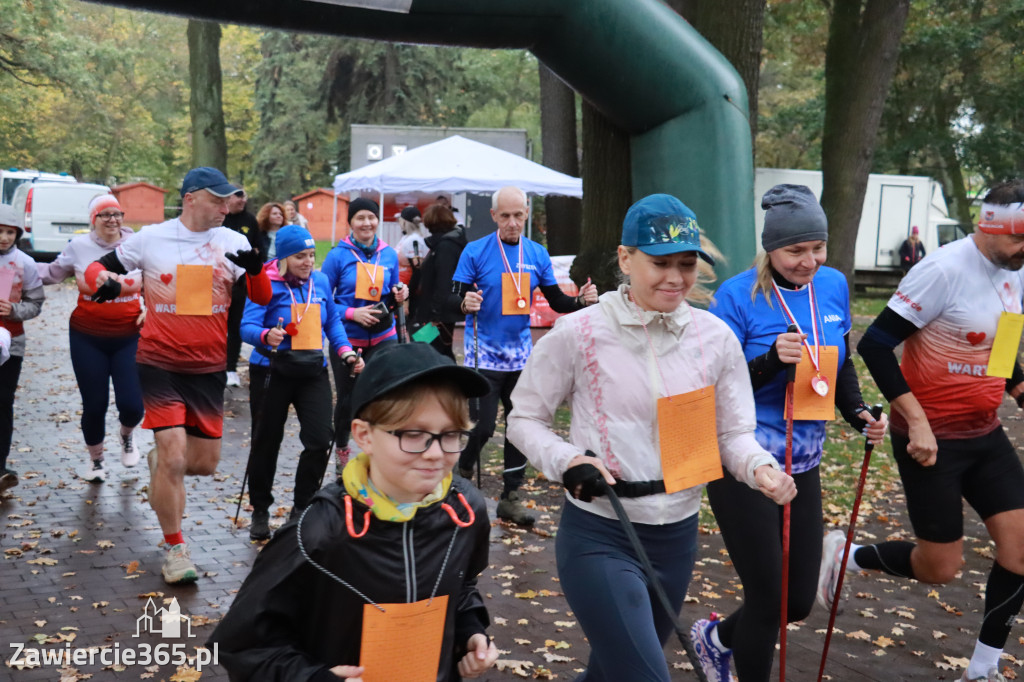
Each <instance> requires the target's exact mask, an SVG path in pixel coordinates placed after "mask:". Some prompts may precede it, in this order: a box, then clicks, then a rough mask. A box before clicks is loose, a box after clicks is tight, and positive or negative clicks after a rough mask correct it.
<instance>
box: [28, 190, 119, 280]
mask: <svg viewBox="0 0 1024 682" xmlns="http://www.w3.org/2000/svg"><path fill="white" fill-rule="evenodd" d="M109 193H110V188H109V187H107V186H106V185H93V184H90V183H86V182H74V183H65V182H26V183H24V184H22V185H21V186H20V187H18V188H17V189H16V190H14V197H13V201H12V202H11V203H12V205H13V207H14V211H15V213H16V214H17V216H18V218H19V219H20V220H21V227H22V229H24V230H25V234H24V235H23V236H22V241H21V244H20V245H19V246H20V247H21V249H22V250H23V251H25V252H26V253H28V254H29V255H30V256H32V257H33V258H35V259H36V260H38V261H50V260H53V259H54V258H56V257H57V254H59V253H60V252H61V251H63V250H64V247H65V246H66V245H67V243H68V242H69V241H71V239H72V238H73V237H74V236H75V235H79V234H85V233H87V232H88V231H89V230H90V225H89V202H90V201H92V199H93V197H95V196H96V195H98V194H109Z"/></svg>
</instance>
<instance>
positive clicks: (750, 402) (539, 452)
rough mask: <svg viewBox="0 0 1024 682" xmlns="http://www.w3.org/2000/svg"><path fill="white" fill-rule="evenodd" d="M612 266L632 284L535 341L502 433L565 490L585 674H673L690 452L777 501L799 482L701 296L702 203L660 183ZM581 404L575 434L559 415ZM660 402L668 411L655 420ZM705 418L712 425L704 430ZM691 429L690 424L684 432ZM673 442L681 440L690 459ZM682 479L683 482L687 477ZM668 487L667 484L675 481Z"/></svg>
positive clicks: (568, 577) (733, 346)
mask: <svg viewBox="0 0 1024 682" xmlns="http://www.w3.org/2000/svg"><path fill="white" fill-rule="evenodd" d="M618 263H619V268H620V270H621V271H622V273H623V275H624V276H625V278H626V280H627V283H625V284H623V285H621V286H620V287H619V288H618V289H617V290H615V291H609V292H606V293H604V294H603V295H601V297H600V299H599V303H598V305H594V306H590V307H589V308H585V309H583V310H581V311H579V312H575V313H572V314H570V315H567V316H565V317H563V318H561V319H559V320H558V322H556V323H555V326H554V328H553V329H552V330H551V331H550V332H548V333H547V334H546V335H545V336H544V337H543V338H542V339H541V340H540V341H539V342H538V343H537V346H536V347H535V348H534V351H533V353H532V355H531V356H530V359H529V360H528V361H527V363H526V368H525V369H524V370H523V374H522V376H521V377H520V378H519V382H518V384H517V385H516V388H515V390H514V391H513V393H512V404H513V406H514V407H513V410H512V414H511V416H510V417H509V420H508V438H509V440H511V441H512V442H513V443H515V445H516V446H517V447H518V448H519V449H520V450H521V451H522V452H524V453H525V454H526V456H527V457H528V458H529V460H530V462H531V463H532V464H533V466H534V467H536V468H538V469H540V470H542V471H543V472H544V475H545V476H547V477H548V478H549V479H551V480H555V481H557V480H561V481H563V482H564V484H565V487H566V489H567V496H566V503H565V506H564V508H563V511H562V519H561V523H560V525H559V531H558V538H557V542H556V546H555V551H556V558H557V564H558V575H559V578H560V580H561V585H562V588H563V589H564V590H565V597H566V599H567V601H568V602H569V606H570V607H571V608H572V610H573V612H574V613H575V614H576V617H577V618H578V620H579V623H580V626H581V627H582V628H583V632H584V634H586V636H587V639H588V640H589V642H590V647H591V652H590V660H589V663H588V667H587V670H586V672H584V673H583V675H581V676H580V677H578V678H576V679H577V682H579V681H580V680H586V681H587V682H603V681H608V682H610V681H612V680H616V681H619V680H630V682H668V680H669V670H668V664H667V663H666V661H665V657H664V654H663V647H664V645H665V642H666V641H667V640H668V637H669V635H670V633H671V632H672V618H674V617H675V616H676V614H677V613H678V610H679V608H680V607H681V606H682V603H683V598H684V597H685V596H686V588H687V585H688V584H689V581H690V575H691V572H692V568H693V562H694V559H695V558H696V554H697V512H698V510H699V509H700V500H701V493H702V491H703V487H704V486H703V482H706V481H707V480H709V479H710V478H713V477H715V475H716V474H714V473H711V474H709V475H708V476H690V474H693V473H695V472H693V470H692V465H691V464H689V463H688V462H689V461H690V455H692V454H693V451H694V449H695V447H696V446H697V445H698V444H700V445H703V446H704V448H703V449H704V450H705V452H707V453H709V454H707V455H706V456H705V458H704V463H705V464H706V465H709V466H708V468H709V469H710V470H714V469H715V468H717V469H718V472H719V473H718V474H717V475H718V476H720V475H721V473H720V471H721V465H722V464H724V465H725V467H726V468H727V469H728V470H729V472H730V473H732V475H733V476H735V477H736V478H737V479H738V480H740V481H742V482H743V483H745V484H746V485H748V486H750V487H751V488H754V489H756V490H760V491H761V492H762V493H764V494H765V495H767V496H768V497H769V498H771V499H772V500H773V501H775V502H776V503H778V504H784V503H785V502H787V501H789V500H790V499H792V497H793V496H794V495H795V494H796V488H795V486H794V485H793V479H792V478H790V477H789V476H787V475H786V474H785V473H783V472H781V471H780V470H779V466H778V464H777V463H776V462H775V458H774V457H772V456H771V455H770V454H769V453H768V452H766V451H765V450H764V448H762V447H761V446H760V445H758V444H757V441H756V440H755V438H754V428H755V419H754V397H753V392H752V391H751V388H750V377H749V375H748V372H747V367H746V361H745V360H744V358H743V351H742V349H741V348H740V345H739V341H737V339H736V337H735V335H734V334H733V333H732V331H731V330H730V329H729V327H728V326H726V325H725V323H724V322H722V321H721V320H719V319H717V318H715V317H714V316H713V315H711V314H710V313H708V312H706V311H703V310H697V309H694V308H692V307H691V306H690V305H689V303H688V299H695V298H699V297H700V296H701V295H702V294H706V293H707V292H706V290H704V289H703V288H702V287H699V286H698V285H697V280H698V273H699V272H700V271H701V270H702V268H703V269H704V270H706V271H707V272H708V273H710V272H711V270H710V265H712V264H713V263H714V259H713V257H712V255H711V254H710V253H708V251H707V250H706V249H705V248H704V247H703V246H702V245H701V237H700V228H699V227H698V225H697V220H696V216H695V215H694V214H693V212H692V211H691V210H690V209H689V208H687V207H686V206H685V205H684V204H683V203H682V202H680V201H679V200H678V199H676V198H675V197H672V196H669V195H666V194H655V195H651V196H648V197H646V198H644V199H642V200H640V201H639V202H637V203H636V204H634V205H633V206H632V207H631V208H630V209H629V211H628V212H627V213H626V218H625V220H624V222H623V227H622V243H621V245H620V246H619V248H618ZM563 401H568V402H569V404H570V406H571V408H572V415H573V416H572V424H571V426H570V430H569V439H568V441H566V440H564V439H563V438H562V437H561V436H559V435H558V434H557V433H556V432H555V431H554V428H553V423H554V418H555V411H556V410H557V409H558V407H559V406H560V405H561V404H562V402H563ZM663 410H672V411H674V416H673V417H671V418H668V419H663V418H662V416H661V415H662V413H663ZM700 423H703V424H706V425H707V427H706V428H705V429H704V433H703V438H702V439H701V438H700V437H698V436H697V435H696V432H697V431H698V428H697V425H698V424H700ZM680 429H682V431H680ZM673 443H682V444H683V451H684V452H683V455H684V457H683V458H682V459H683V464H682V466H675V465H674V464H673V460H674V459H675V455H678V454H679V451H678V450H677V449H676V446H674V445H673ZM687 480H688V481H689V482H686V481H687ZM605 485H612V486H614V489H615V490H616V492H617V494H618V496H619V497H621V498H624V499H623V500H622V504H623V506H624V507H625V509H626V511H627V513H628V515H629V517H630V519H631V521H632V522H633V524H634V525H635V527H636V530H637V533H638V535H639V537H640V540H641V542H642V543H643V546H644V549H645V550H646V552H647V554H648V555H649V556H650V558H651V562H652V564H653V567H654V570H655V572H656V573H657V575H658V578H659V579H660V581H661V583H662V585H663V586H664V588H665V590H666V593H667V594H668V598H669V601H670V602H671V603H672V606H673V608H674V610H675V612H674V613H672V614H667V613H665V612H664V610H663V609H662V607H661V606H660V604H659V603H658V602H657V601H656V599H655V593H654V590H653V587H652V586H651V584H650V583H649V582H648V580H647V578H646V577H645V575H644V573H643V571H642V570H641V569H640V563H639V558H638V556H637V554H636V552H635V551H634V549H633V546H632V545H631V544H630V542H629V541H628V539H627V537H626V534H625V533H624V531H623V527H622V524H621V523H620V522H619V520H617V517H616V515H615V513H614V511H613V509H612V507H611V505H610V503H609V502H608V501H607V499H605V498H603V497H600V495H602V494H603V488H604V486H605ZM668 490H672V491H673V492H667V491H668Z"/></svg>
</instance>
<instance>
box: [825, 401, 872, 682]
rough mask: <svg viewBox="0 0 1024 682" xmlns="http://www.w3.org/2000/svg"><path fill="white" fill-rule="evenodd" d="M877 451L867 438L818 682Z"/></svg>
mask: <svg viewBox="0 0 1024 682" xmlns="http://www.w3.org/2000/svg"><path fill="white" fill-rule="evenodd" d="M881 416H882V406H881V405H875V406H874V407H872V408H871V417H872V418H873V419H874V420H875V421H878V419H879V418H881ZM874 449H875V446H874V444H873V443H872V442H871V441H869V440H867V439H866V438H865V440H864V463H863V464H861V467H860V480H859V481H857V495H856V497H854V498H853V510H852V511H851V512H850V525H849V527H848V528H847V529H846V546H845V547H843V560H842V562H840V564H839V579H838V580H837V581H836V591H835V594H833V595H832V609H831V611H829V614H828V630H826V631H825V648H823V649H822V650H821V665H820V666H819V667H818V682H821V678H822V677H823V676H824V675H825V660H826V659H827V658H828V645H829V643H830V642H831V641H832V628H833V626H835V624H836V614H837V613H838V612H839V595H841V594H842V593H843V579H844V578H845V577H846V562H847V561H849V560H850V546H851V545H852V544H853V529H854V528H855V527H856V526H857V513H858V512H859V511H860V500H861V497H863V496H864V482H865V481H866V480H867V477H868V465H869V464H871V451H872V450H874Z"/></svg>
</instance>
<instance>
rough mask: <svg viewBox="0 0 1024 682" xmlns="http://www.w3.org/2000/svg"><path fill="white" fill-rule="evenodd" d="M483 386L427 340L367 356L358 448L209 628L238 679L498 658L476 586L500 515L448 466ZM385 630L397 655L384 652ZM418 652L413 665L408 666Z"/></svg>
mask: <svg viewBox="0 0 1024 682" xmlns="http://www.w3.org/2000/svg"><path fill="white" fill-rule="evenodd" d="M487 389H488V386H487V382H486V380H485V379H484V378H483V377H482V376H480V375H479V374H477V373H476V372H474V371H473V370H470V369H468V368H465V367H459V366H457V365H455V364H454V363H453V362H452V361H451V360H450V359H449V358H445V357H444V356H442V355H440V354H439V353H437V351H435V350H433V349H432V348H431V347H430V346H428V345H426V344H421V343H414V344H405V345H395V346H391V347H388V348H385V349H383V350H381V351H380V352H379V353H378V354H377V355H376V356H375V357H374V358H373V359H372V360H371V361H370V362H369V363H367V366H366V369H365V370H364V371H363V373H362V374H361V375H360V376H359V378H358V380H357V381H356V383H355V386H354V389H353V392H352V414H353V415H354V417H355V418H354V419H353V420H352V435H353V438H354V439H355V441H356V442H357V443H358V444H359V446H360V448H361V449H362V453H361V454H359V455H358V456H357V457H353V458H352V459H351V460H350V461H349V462H348V464H347V465H346V466H345V469H344V472H343V475H342V480H341V481H339V482H338V483H335V484H332V485H330V486H327V487H326V488H324V489H323V490H322V491H320V493H319V494H317V496H316V497H314V498H313V501H312V503H311V504H310V506H309V507H308V508H307V509H306V510H305V511H304V512H303V513H302V515H301V516H300V517H299V519H298V520H297V521H294V522H289V523H288V524H286V525H285V526H284V527H282V529H281V530H280V531H279V532H278V533H277V534H276V535H275V536H274V539H273V540H271V542H270V543H269V544H268V545H267V547H266V549H264V550H263V553H262V554H260V556H259V557H258V558H257V560H256V564H255V565H254V566H253V570H252V573H251V574H250V575H249V577H248V578H247V579H246V581H245V583H244V584H243V585H242V588H241V590H240V591H239V593H238V597H237V598H236V599H235V602H234V604H232V606H231V609H230V610H229V611H228V613H227V615H225V617H224V619H223V620H222V621H221V623H220V625H219V626H218V627H217V629H216V630H215V631H214V633H213V636H212V637H211V641H210V646H213V645H214V644H216V645H217V646H218V648H219V654H220V660H221V662H222V663H223V665H224V667H225V668H226V669H227V670H228V673H229V676H230V678H231V679H232V680H256V679H259V680H263V679H280V680H325V681H326V680H338V679H339V678H341V679H350V680H358V679H361V676H362V675H363V674H364V672H365V673H366V674H367V675H368V676H369V675H370V674H371V673H372V674H373V676H374V679H396V680H397V679H413V678H414V677H415V678H416V679H419V678H422V677H423V673H424V672H425V670H426V669H428V668H429V672H431V673H433V672H434V671H436V679H437V680H438V681H439V682H447V681H455V680H459V679H462V678H473V677H477V676H479V675H480V674H482V673H483V672H484V671H486V670H487V669H488V668H489V667H490V666H491V665H493V663H494V661H495V660H496V659H497V657H498V652H497V649H496V648H495V647H494V645H493V644H491V643H490V641H489V638H488V637H487V634H486V632H485V629H486V627H487V625H488V624H489V618H488V615H487V609H486V607H485V606H484V604H483V600H482V598H481V596H480V593H479V592H478V591H477V588H476V581H477V576H478V575H479V574H480V572H481V571H482V570H483V569H484V567H485V566H486V565H487V547H488V532H489V528H490V524H489V521H488V519H487V511H486V508H485V506H484V502H483V498H482V497H481V495H480V493H479V492H478V491H477V490H476V489H475V488H473V486H472V485H471V484H469V483H468V482H467V481H465V480H464V479H461V478H458V477H453V476H452V473H451V471H452V467H453V466H454V465H455V462H456V461H457V460H458V455H459V452H460V451H461V449H462V448H463V447H464V446H465V443H466V439H467V437H468V433H467V430H468V428H469V427H470V421H469V403H468V399H469V398H471V397H478V396H481V395H483V394H484V393H486V392H487ZM410 612H415V614H416V617H415V618H413V619H409V620H403V617H402V615H403V613H404V614H409V613H410ZM432 616H433V618H432ZM427 623H432V625H427ZM410 629H412V630H414V631H415V633H414V634H415V638H414V639H412V640H411V641H410V643H409V644H408V647H409V648H408V649H406V648H405V647H406V645H404V644H402V643H400V642H399V640H400V638H401V637H402V636H403V635H405V636H410ZM375 633H376V638H375V636H374V635H375ZM382 639H383V640H384V641H388V642H390V649H389V650H390V651H391V652H392V655H391V656H390V657H388V656H384V657H377V658H375V657H373V656H372V654H370V653H368V652H370V651H372V650H373V648H374V645H375V643H378V642H380V641H381V640H382ZM426 642H433V644H432V645H427V644H425V643H426ZM396 647H398V648H402V650H403V654H402V656H394V655H393V654H394V653H395V650H396ZM413 648H415V649H417V650H418V651H416V652H413V651H412V649H413ZM414 654H415V655H414ZM410 660H415V661H418V663H419V665H420V668H419V669H418V670H417V671H411V670H410V669H409V668H406V667H401V666H406V665H408V664H409V662H410ZM360 664H361V665H360ZM389 665H393V666H397V667H395V668H388V667H387V666H389ZM417 672H418V673H419V675H418V676H415V674H416V673H417ZM429 679H433V676H432V675H430V676H429Z"/></svg>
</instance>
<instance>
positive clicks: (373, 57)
mask: <svg viewBox="0 0 1024 682" xmlns="http://www.w3.org/2000/svg"><path fill="white" fill-rule="evenodd" d="M260 52H261V55H262V60H261V61H260V63H259V66H258V67H257V78H256V88H255V104H256V110H257V111H258V113H259V129H258V132H257V133H256V134H255V136H254V138H253V143H252V149H253V164H252V165H253V169H254V191H255V197H256V199H257V201H265V200H270V199H280V198H283V197H287V196H292V195H294V194H298V193H299V192H303V191H306V190H308V189H310V188H312V187H317V186H329V185H330V182H331V180H332V178H333V174H334V173H336V172H344V171H346V170H348V167H349V159H350V137H349V127H350V126H351V125H352V124H358V123H373V124H380V125H418V126H453V127H454V126H481V127H524V128H526V129H527V130H528V131H529V133H530V135H531V138H532V139H538V137H539V132H540V112H539V108H538V106H537V102H538V98H539V94H538V89H539V86H538V81H537V63H536V60H535V59H534V58H533V56H532V55H530V54H529V53H526V52H523V51H511V50H496V51H491V50H471V49H463V48H446V47H430V46H417V45H402V44H396V43H386V42H376V41H362V40H353V39H346V38H335V37H327V36H315V35H305V34H291V33H283V32H279V31H268V32H266V33H264V34H263V37H262V39H261V43H260Z"/></svg>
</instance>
